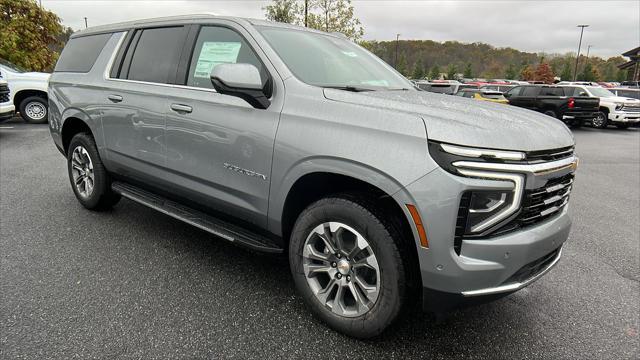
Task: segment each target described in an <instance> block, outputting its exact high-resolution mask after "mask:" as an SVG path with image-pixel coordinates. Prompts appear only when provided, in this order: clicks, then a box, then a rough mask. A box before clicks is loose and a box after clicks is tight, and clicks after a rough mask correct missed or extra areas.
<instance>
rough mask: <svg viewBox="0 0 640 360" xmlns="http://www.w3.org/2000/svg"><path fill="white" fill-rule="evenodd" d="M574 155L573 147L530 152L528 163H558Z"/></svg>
mask: <svg viewBox="0 0 640 360" xmlns="http://www.w3.org/2000/svg"><path fill="white" fill-rule="evenodd" d="M571 155H573V146H568V147H565V148H560V149H553V150H542V151H530V152H528V153H527V158H526V160H527V162H530V163H535V162H543V161H556V160H560V159H564V158H568V157H570V156H571Z"/></svg>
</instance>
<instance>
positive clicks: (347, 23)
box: [307, 0, 364, 40]
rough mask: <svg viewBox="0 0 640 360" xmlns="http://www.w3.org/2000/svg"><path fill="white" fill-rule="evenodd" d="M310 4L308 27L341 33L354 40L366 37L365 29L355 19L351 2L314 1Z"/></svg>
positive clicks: (343, 0)
mask: <svg viewBox="0 0 640 360" xmlns="http://www.w3.org/2000/svg"><path fill="white" fill-rule="evenodd" d="M309 3H310V5H309V7H310V8H309V14H308V25H307V26H308V27H310V28H314V29H318V30H322V31H326V32H339V33H342V34H344V35H345V36H346V37H348V38H349V39H352V40H359V39H360V38H362V36H364V28H363V27H362V24H361V23H360V20H359V19H358V18H357V17H355V14H354V10H353V5H352V4H351V0H313V1H310V2H309Z"/></svg>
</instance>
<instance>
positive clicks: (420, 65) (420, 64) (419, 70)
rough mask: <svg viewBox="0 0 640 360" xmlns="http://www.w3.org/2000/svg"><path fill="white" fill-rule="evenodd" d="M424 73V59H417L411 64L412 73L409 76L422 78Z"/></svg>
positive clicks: (417, 78)
mask: <svg viewBox="0 0 640 360" xmlns="http://www.w3.org/2000/svg"><path fill="white" fill-rule="evenodd" d="M424 75H425V74H424V61H423V60H422V59H419V60H418V61H416V62H415V63H414V64H413V74H412V75H411V78H412V79H416V80H420V79H423V78H424Z"/></svg>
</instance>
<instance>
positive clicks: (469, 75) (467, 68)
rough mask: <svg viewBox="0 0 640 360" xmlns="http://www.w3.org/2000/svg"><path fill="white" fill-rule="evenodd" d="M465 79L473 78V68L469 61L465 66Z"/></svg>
mask: <svg viewBox="0 0 640 360" xmlns="http://www.w3.org/2000/svg"><path fill="white" fill-rule="evenodd" d="M462 76H463V77H464V78H465V79H471V78H473V71H472V70H471V63H467V65H465V67H464V74H463V75H462Z"/></svg>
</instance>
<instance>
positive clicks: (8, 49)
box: [0, 0, 63, 71]
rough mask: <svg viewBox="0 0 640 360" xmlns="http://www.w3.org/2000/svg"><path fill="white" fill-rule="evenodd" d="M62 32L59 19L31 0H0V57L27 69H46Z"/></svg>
mask: <svg viewBox="0 0 640 360" xmlns="http://www.w3.org/2000/svg"><path fill="white" fill-rule="evenodd" d="M62 33H63V28H62V25H61V24H60V18H59V17H58V16H57V15H56V14H54V13H52V12H50V11H47V10H44V9H43V8H41V7H40V6H38V4H37V3H36V1H35V0H0V57H1V58H4V59H6V60H9V61H11V62H12V63H14V64H16V65H18V66H22V67H24V68H26V69H29V70H34V71H47V70H50V69H51V68H52V67H53V65H54V64H55V62H56V60H57V59H58V55H59V54H58V53H57V52H55V51H54V50H52V49H54V48H55V47H56V45H59V43H60V42H59V40H58V36H61V35H62Z"/></svg>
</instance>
